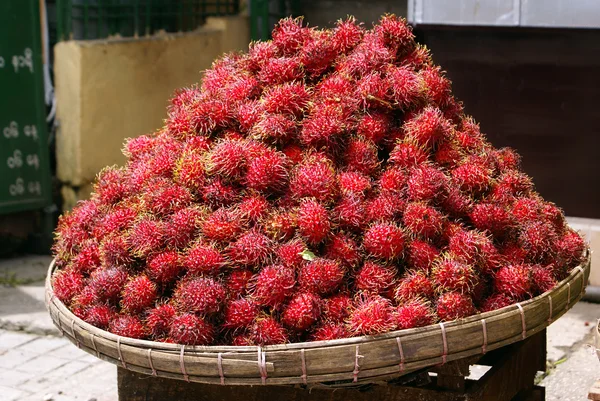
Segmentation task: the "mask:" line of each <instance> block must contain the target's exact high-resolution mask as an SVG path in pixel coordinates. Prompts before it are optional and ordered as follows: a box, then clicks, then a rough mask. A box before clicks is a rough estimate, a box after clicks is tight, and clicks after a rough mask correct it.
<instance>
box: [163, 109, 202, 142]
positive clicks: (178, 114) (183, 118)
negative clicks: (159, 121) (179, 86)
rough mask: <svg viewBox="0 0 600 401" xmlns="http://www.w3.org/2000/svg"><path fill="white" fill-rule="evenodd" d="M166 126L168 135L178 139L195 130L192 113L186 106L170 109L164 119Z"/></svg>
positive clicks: (190, 134)
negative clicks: (165, 119)
mask: <svg viewBox="0 0 600 401" xmlns="http://www.w3.org/2000/svg"><path fill="white" fill-rule="evenodd" d="M166 128H167V131H168V132H169V134H170V135H172V136H173V137H174V138H178V139H186V138H189V137H190V136H192V135H193V134H194V133H195V132H196V128H195V127H194V123H193V122H192V115H191V113H190V110H189V109H187V108H180V109H176V110H171V111H170V112H169V116H168V118H167V121H166Z"/></svg>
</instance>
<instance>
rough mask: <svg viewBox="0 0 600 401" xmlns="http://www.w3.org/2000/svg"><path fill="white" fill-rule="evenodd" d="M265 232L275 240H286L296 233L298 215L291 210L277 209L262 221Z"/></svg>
mask: <svg viewBox="0 0 600 401" xmlns="http://www.w3.org/2000/svg"><path fill="white" fill-rule="evenodd" d="M262 225H263V227H264V230H265V232H266V233H267V234H268V235H269V237H271V239H273V240H274V241H286V240H289V239H291V238H292V237H293V236H294V234H295V233H296V228H297V225H298V222H297V219H296V215H295V214H294V213H292V212H290V211H285V210H275V211H273V212H272V213H271V214H270V215H269V216H267V217H266V218H265V220H264V221H263V222H262Z"/></svg>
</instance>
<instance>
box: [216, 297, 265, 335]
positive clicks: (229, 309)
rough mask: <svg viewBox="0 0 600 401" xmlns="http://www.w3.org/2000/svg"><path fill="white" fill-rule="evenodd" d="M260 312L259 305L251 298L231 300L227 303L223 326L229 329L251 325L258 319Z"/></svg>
mask: <svg viewBox="0 0 600 401" xmlns="http://www.w3.org/2000/svg"><path fill="white" fill-rule="evenodd" d="M258 312H259V308H258V305H257V304H256V303H255V302H254V301H252V300H250V299H246V298H239V299H234V300H231V301H229V302H228V303H227V304H226V305H225V314H224V320H223V327H225V328H228V329H241V328H247V327H250V326H251V325H252V323H253V322H254V321H255V320H256V317H257V316H258Z"/></svg>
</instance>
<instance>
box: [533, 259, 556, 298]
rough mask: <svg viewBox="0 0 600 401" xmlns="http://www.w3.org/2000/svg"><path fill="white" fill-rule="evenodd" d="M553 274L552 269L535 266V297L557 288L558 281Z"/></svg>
mask: <svg viewBox="0 0 600 401" xmlns="http://www.w3.org/2000/svg"><path fill="white" fill-rule="evenodd" d="M552 273H553V272H552V271H551V270H550V269H546V268H544V267H542V266H539V265H537V266H534V267H533V268H532V269H531V282H532V286H533V294H534V295H539V294H543V293H544V292H546V291H550V290H551V289H553V288H554V287H556V285H557V284H558V281H557V280H556V278H554V275H553V274H552Z"/></svg>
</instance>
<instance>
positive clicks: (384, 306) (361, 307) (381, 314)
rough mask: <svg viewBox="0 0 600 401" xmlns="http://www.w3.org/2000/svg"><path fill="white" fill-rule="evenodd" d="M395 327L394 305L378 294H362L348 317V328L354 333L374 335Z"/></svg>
mask: <svg viewBox="0 0 600 401" xmlns="http://www.w3.org/2000/svg"><path fill="white" fill-rule="evenodd" d="M395 328H396V318H395V316H394V307H393V306H392V303H391V302H390V300H389V299H386V298H383V297H380V296H372V297H368V296H362V297H361V298H360V299H359V301H358V303H357V305H356V308H355V309H354V310H353V311H352V313H351V314H350V317H349V318H348V329H349V330H350V332H352V334H354V335H374V334H379V333H385V332H387V331H392V330H394V329H395Z"/></svg>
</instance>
